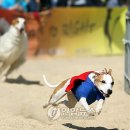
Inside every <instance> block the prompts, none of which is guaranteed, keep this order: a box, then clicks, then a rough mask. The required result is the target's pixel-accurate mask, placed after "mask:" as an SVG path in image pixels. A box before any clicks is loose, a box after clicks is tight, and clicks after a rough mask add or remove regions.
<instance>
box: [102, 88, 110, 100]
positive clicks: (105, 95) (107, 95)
mask: <svg viewBox="0 0 130 130" xmlns="http://www.w3.org/2000/svg"><path fill="white" fill-rule="evenodd" d="M100 92H101V93H102V94H103V96H104V97H107V98H108V97H110V95H109V94H106V93H104V92H103V91H102V90H100Z"/></svg>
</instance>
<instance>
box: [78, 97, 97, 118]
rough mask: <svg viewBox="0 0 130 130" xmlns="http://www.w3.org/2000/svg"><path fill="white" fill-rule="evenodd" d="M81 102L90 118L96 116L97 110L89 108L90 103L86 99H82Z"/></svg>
mask: <svg viewBox="0 0 130 130" xmlns="http://www.w3.org/2000/svg"><path fill="white" fill-rule="evenodd" d="M79 102H80V103H81V105H82V106H83V107H84V108H85V109H86V110H87V112H88V114H89V115H90V116H94V115H95V114H96V112H95V110H94V109H93V108H90V107H89V105H88V103H87V102H86V98H84V97H82V98H80V100H79Z"/></svg>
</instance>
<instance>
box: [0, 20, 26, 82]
mask: <svg viewBox="0 0 130 130" xmlns="http://www.w3.org/2000/svg"><path fill="white" fill-rule="evenodd" d="M27 48H28V39H27V34H26V32H25V19H24V18H16V19H14V20H13V21H12V25H11V26H10V28H9V30H8V31H7V32H6V33H5V34H4V35H2V36H1V37H0V77H1V78H2V80H6V78H7V76H8V75H9V74H10V73H11V72H12V71H13V70H14V69H16V68H18V67H19V66H20V65H21V64H22V63H23V62H24V61H25V56H26V53H27Z"/></svg>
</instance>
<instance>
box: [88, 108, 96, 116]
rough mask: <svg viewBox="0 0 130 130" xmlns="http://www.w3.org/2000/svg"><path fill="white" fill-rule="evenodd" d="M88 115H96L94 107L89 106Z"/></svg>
mask: <svg viewBox="0 0 130 130" xmlns="http://www.w3.org/2000/svg"><path fill="white" fill-rule="evenodd" d="M88 115H90V116H95V115H96V111H95V109H94V108H90V109H89V110H88Z"/></svg>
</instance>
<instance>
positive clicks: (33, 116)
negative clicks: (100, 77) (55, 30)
mask: <svg viewBox="0 0 130 130" xmlns="http://www.w3.org/2000/svg"><path fill="white" fill-rule="evenodd" d="M105 67H106V68H112V70H113V76H114V78H115V86H114V88H113V90H114V91H113V94H112V96H111V97H110V98H109V99H107V100H106V103H105V104H104V107H103V111H102V113H101V114H100V115H99V116H97V117H96V118H93V119H73V120H72V119H63V118H59V119H58V120H56V121H50V120H49V119H48V117H47V110H43V108H42V106H43V104H45V103H46V102H47V101H48V99H49V96H50V94H51V92H52V90H51V89H50V88H48V87H47V86H45V85H39V83H38V82H37V81H40V82H41V83H43V81H42V74H43V73H44V74H46V76H47V78H48V80H49V81H50V82H51V83H57V82H59V81H62V80H64V79H66V78H68V77H71V76H73V75H76V74H80V73H82V72H85V71H87V70H101V69H103V68H105ZM123 74H124V58H123V57H121V56H120V57H119V56H118V57H91V58H64V59H52V58H49V59H48V58H43V59H42V58H38V59H32V60H28V61H27V62H26V63H25V64H24V65H23V66H22V67H21V68H20V69H19V70H17V71H15V72H14V73H13V74H12V75H10V76H9V79H8V82H7V83H2V82H1V83H0V130H108V129H111V130H130V96H128V95H127V94H126V93H125V92H124V77H123ZM19 75H22V76H23V77H24V78H25V79H26V80H24V79H22V78H20V77H19V78H18V79H17V80H14V79H15V78H17V77H18V76H19ZM78 106H79V107H81V106H80V105H78Z"/></svg>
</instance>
